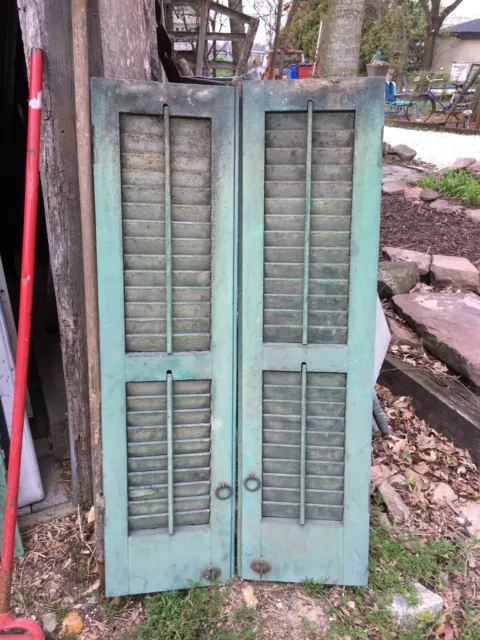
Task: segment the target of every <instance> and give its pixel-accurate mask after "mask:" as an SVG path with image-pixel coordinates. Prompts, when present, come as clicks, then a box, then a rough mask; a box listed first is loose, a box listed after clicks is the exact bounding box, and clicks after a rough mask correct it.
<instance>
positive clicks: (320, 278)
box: [238, 79, 383, 585]
mask: <svg viewBox="0 0 480 640" xmlns="http://www.w3.org/2000/svg"><path fill="white" fill-rule="evenodd" d="M382 89H383V85H382V83H379V82H378V80H375V79H373V80H371V79H367V80H364V79H355V80H339V81H337V82H329V81H310V80H309V81H307V82H302V81H294V82H286V83H285V82H282V83H279V82H263V83H258V84H253V83H252V84H246V85H245V87H244V96H243V130H242V137H243V161H242V162H243V164H242V167H243V170H242V174H243V175H242V179H243V208H242V236H241V237H242V242H241V247H242V254H241V255H242V266H241V274H242V296H241V330H240V344H241V375H240V402H239V407H240V416H239V420H240V442H241V458H240V465H239V466H240V468H239V491H240V501H241V522H240V532H239V547H238V549H239V568H240V573H241V575H242V576H243V577H245V578H250V579H258V578H261V577H263V578H265V579H268V580H275V581H276V580H279V581H301V580H303V579H305V578H314V579H316V580H322V581H325V582H335V583H341V584H352V585H355V584H357V585H358V584H366V580H367V560H368V483H369V469H370V440H371V423H372V394H373V359H374V333H375V304H376V266H377V255H378V229H379V210H380V202H379V194H380V177H381V127H382V124H383V108H382V101H383V97H382Z"/></svg>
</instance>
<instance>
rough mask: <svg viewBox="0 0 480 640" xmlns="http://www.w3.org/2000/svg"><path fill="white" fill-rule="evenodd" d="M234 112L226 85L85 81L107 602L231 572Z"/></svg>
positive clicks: (224, 576) (223, 577)
mask: <svg viewBox="0 0 480 640" xmlns="http://www.w3.org/2000/svg"><path fill="white" fill-rule="evenodd" d="M164 109H167V114H168V115H167V120H165V119H164V120H163V125H162V118H165V111H164ZM125 114H127V115H125ZM128 114H132V115H131V116H130V115H128ZM134 114H137V116H136V115H134ZM234 115H235V90H234V89H233V88H230V87H193V86H186V85H173V84H166V85H165V84H157V83H147V82H132V83H130V82H122V81H115V80H100V79H94V80H92V119H93V127H94V144H95V146H94V154H95V156H94V162H95V202H96V223H97V253H98V285H99V311H100V357H101V379H102V446H103V462H104V478H103V480H104V495H105V558H106V592H107V595H109V596H112V595H122V594H132V593H144V592H151V591H159V590H165V589H179V588H184V587H187V586H189V584H190V583H191V582H194V583H199V584H209V582H208V581H207V580H206V579H205V578H204V577H202V570H204V569H208V568H209V567H217V568H218V569H220V572H221V574H220V580H221V581H225V580H228V579H229V578H230V577H231V575H232V566H233V558H232V541H233V531H234V517H235V509H234V498H233V497H232V498H230V499H227V500H219V499H218V498H216V497H215V489H216V487H217V486H218V485H219V484H220V483H221V482H226V483H228V484H230V485H232V486H234V478H233V443H234V419H233V416H234V413H233V412H234V386H233V380H234V377H233V376H234V371H233V367H234V363H235V360H234V336H235V333H234V332H235V322H234V318H235V283H234V266H233V257H234V243H235V233H234V228H235V219H234V218H235V216H234V188H235V184H234V183H235V176H234V125H235V123H234ZM121 122H122V123H123V124H122V125H121ZM163 126H167V128H168V132H169V134H170V144H169V143H168V136H167V143H166V144H165V135H164V128H163ZM199 132H201V134H199ZM169 148H170V153H168V152H169ZM213 150H214V153H211V151H213ZM169 156H170V158H169ZM169 159H170V161H168V160H169ZM168 167H170V180H168V175H169V168H168ZM122 176H123V180H122ZM166 177H167V180H166ZM122 182H123V185H122ZM165 182H166V184H165ZM170 204H171V206H170ZM210 206H211V210H210ZM169 212H170V213H171V216H170V213H169ZM169 220H170V225H171V234H170V233H169ZM169 236H171V274H170V275H171V277H170V276H169V277H168V278H167V274H166V269H167V265H168V263H169V262H170V258H169V257H167V246H169V245H170V242H169V240H170V237H169ZM169 291H170V292H172V291H173V294H172V295H170V293H169ZM210 304H211V307H210V306H209V305H210ZM167 307H169V308H170V309H172V316H173V317H172V328H171V332H170V330H169V331H167V329H166V327H167V322H166V320H167V318H166V316H167V315H169V314H166V308H167ZM210 309H211V311H210ZM192 310H193V311H192ZM195 310H196V311H195ZM192 315H193V317H192ZM167 334H172V335H173V340H172V344H171V345H170V343H169V342H170V341H168V344H167V339H166V338H167ZM170 346H171V350H172V353H170V354H169V353H167V351H168V350H169V349H168V347H170ZM189 349H194V351H192V350H190V351H189ZM167 381H168V384H167ZM181 385H183V386H181ZM170 396H173V398H171V399H169V398H170ZM172 405H173V406H172ZM167 408H168V411H167ZM192 411H193V412H194V415H195V416H197V417H195V419H193V418H192V420H198V421H199V424H197V423H195V424H191V425H190V424H189V422H190V421H191V420H190V419H189V417H188V416H189V412H192ZM167 413H168V414H169V418H170V417H171V418H172V419H171V420H170V419H168V420H167ZM171 413H173V416H170V414H171ZM127 425H128V426H127ZM184 433H187V434H191V435H187V439H185V436H182V434H184ZM191 438H193V440H192V439H191ZM172 449H173V452H172ZM172 455H173V469H172V465H171V464H169V463H168V459H170V458H171V456H172ZM177 456H178V457H177ZM176 460H178V468H177V467H176V466H175V465H176ZM127 469H129V471H128V473H127ZM172 472H173V473H172ZM172 476H173V480H172ZM192 483H193V485H192ZM172 485H173V492H172ZM192 486H193V489H192ZM206 487H209V489H208V494H207V495H204V491H205V488H206ZM192 490H194V491H195V493H194V494H193V493H192ZM234 495H235V494H233V496H234ZM172 505H173V518H172ZM177 507H178V511H176V510H175V509H177ZM172 519H173V523H172ZM185 523H189V524H185ZM193 523H198V524H193ZM172 529H173V533H172ZM169 531H170V534H171V535H169Z"/></svg>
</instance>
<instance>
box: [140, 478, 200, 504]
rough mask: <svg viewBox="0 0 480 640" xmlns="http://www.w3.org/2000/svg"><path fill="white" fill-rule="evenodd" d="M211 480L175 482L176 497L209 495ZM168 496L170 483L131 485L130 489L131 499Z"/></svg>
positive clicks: (174, 494)
mask: <svg viewBox="0 0 480 640" xmlns="http://www.w3.org/2000/svg"><path fill="white" fill-rule="evenodd" d="M209 491H210V483H209V482H183V483H175V487H174V489H173V496H174V498H186V497H193V496H204V495H208V493H209ZM167 496H168V484H151V485H147V486H131V487H130V488H129V489H128V497H129V500H131V501H133V500H145V499H158V500H161V499H164V498H166V497H167Z"/></svg>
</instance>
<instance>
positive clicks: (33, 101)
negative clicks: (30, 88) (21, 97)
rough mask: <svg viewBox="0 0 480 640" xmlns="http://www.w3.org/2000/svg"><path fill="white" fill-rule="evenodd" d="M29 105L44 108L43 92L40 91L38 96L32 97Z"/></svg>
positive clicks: (33, 107)
mask: <svg viewBox="0 0 480 640" xmlns="http://www.w3.org/2000/svg"><path fill="white" fill-rule="evenodd" d="M28 106H29V107H30V108H31V109H41V108H42V92H41V91H39V92H38V94H37V97H36V98H32V99H31V100H29V101H28Z"/></svg>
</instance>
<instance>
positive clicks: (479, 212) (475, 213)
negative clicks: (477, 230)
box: [467, 209, 480, 224]
mask: <svg viewBox="0 0 480 640" xmlns="http://www.w3.org/2000/svg"><path fill="white" fill-rule="evenodd" d="M467 220H470V221H471V222H476V223H477V224H480V209H470V211H467Z"/></svg>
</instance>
